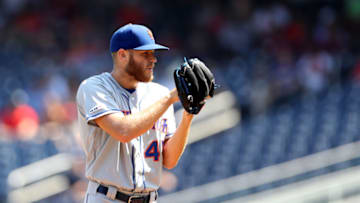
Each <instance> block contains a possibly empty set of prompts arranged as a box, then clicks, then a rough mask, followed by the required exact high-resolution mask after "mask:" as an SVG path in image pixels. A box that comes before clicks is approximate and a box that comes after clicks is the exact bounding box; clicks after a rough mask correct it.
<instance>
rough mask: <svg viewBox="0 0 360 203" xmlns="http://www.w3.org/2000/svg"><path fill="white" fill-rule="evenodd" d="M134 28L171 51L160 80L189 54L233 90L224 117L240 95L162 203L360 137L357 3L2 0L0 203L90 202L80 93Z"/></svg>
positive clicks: (187, 158) (175, 176) (162, 57)
mask: <svg viewBox="0 0 360 203" xmlns="http://www.w3.org/2000/svg"><path fill="white" fill-rule="evenodd" d="M130 22H131V23H139V24H145V25H147V26H148V27H150V28H151V29H152V30H153V33H154V36H155V38H156V40H157V42H159V43H162V44H165V45H167V46H169V47H170V48H171V49H170V51H167V52H165V51H161V52H160V51H159V52H157V57H158V63H157V65H156V69H155V81H156V82H159V83H161V84H163V85H165V86H167V87H169V88H172V87H174V84H173V81H172V72H173V70H174V69H175V68H176V67H177V66H178V65H179V64H180V63H181V62H182V58H183V57H184V56H186V57H198V58H200V59H202V60H204V61H205V62H206V64H207V65H208V66H209V67H210V68H211V69H212V70H213V71H214V73H215V76H216V79H217V83H219V84H220V85H221V88H220V89H219V91H218V94H219V95H220V93H224V94H222V96H219V99H218V100H219V102H218V103H216V104H214V108H215V107H216V106H226V105H227V104H225V103H224V101H225V100H226V101H229V99H228V98H232V99H233V100H231V101H233V103H232V104H231V106H227V107H226V109H221V108H220V109H218V110H219V111H218V112H214V113H213V114H211V117H216V116H217V115H220V114H221V115H223V114H222V113H223V112H235V111H236V112H239V113H238V114H231V113H230V114H226V116H225V114H224V117H221V119H218V120H217V122H216V123H217V124H219V125H221V123H223V124H224V125H225V127H219V129H220V130H219V129H217V130H214V131H206V133H205V134H206V135H205V137H206V138H201V139H198V140H194V141H193V142H192V143H191V144H190V145H189V147H188V149H187V150H186V152H185V154H184V156H183V158H182V159H181V161H180V163H179V166H178V167H177V168H176V169H175V170H173V171H166V172H165V176H164V184H163V187H162V188H161V190H160V194H161V195H163V196H166V195H167V194H171V193H174V192H177V191H181V190H184V189H189V188H190V189H191V188H193V187H195V186H200V185H204V184H208V183H211V182H213V181H218V180H222V179H225V178H231V177H235V176H237V175H241V174H247V173H249V172H252V171H256V170H260V169H264V168H266V167H269V166H276V165H278V164H282V163H287V162H289V161H292V160H297V159H298V158H304V157H307V156H310V155H314V154H317V153H319V152H325V151H328V150H332V149H335V148H336V147H340V146H343V145H344V146H345V145H346V144H351V143H353V144H356V143H357V141H359V138H360V135H359V132H360V131H359V130H360V129H359V126H360V125H359V124H360V123H359V113H360V106H359V102H360V99H359V96H358V95H359V91H360V86H359V82H360V60H359V57H358V56H359V45H360V38H359V37H358V36H359V34H360V0H343V1H336V0H317V1H309V0H282V1H280V0H278V1H276V0H253V1H250V0H224V1H205V0H200V1H189V0H173V1H165V0H159V1H141V0H133V1H120V0H102V1H95V0H86V1H85V0H77V1H75V0H52V1H46V0H2V1H0V81H1V82H0V202H7V201H8V202H27V201H37V202H81V201H82V197H83V193H84V190H85V188H86V180H85V179H84V177H83V174H84V168H83V167H84V166H83V164H84V163H83V154H82V151H81V148H80V144H81V143H79V142H78V136H79V135H78V132H77V127H76V119H77V118H76V105H75V101H74V96H75V93H76V91H77V87H78V85H79V84H80V82H81V81H82V80H84V79H85V78H87V77H89V76H91V75H94V74H98V73H101V72H104V71H111V70H112V62H111V56H110V53H109V39H110V37H111V35H112V33H113V32H114V31H115V30H116V29H117V28H118V27H120V26H122V25H124V24H127V23H130ZM224 95H227V97H224ZM229 95H230V97H229ZM224 98H227V99H224ZM221 101H222V102H221ZM175 108H176V110H178V109H180V106H179V105H176V106H175ZM209 115H210V114H209ZM229 116H230V118H229ZM204 119H205V118H204ZM198 120H199V123H200V121H201V119H198ZM234 120H235V121H239V122H233V123H232V125H226V124H228V123H229V122H231V121H234ZM207 122H210V121H207ZM212 122H214V121H212ZM205 123H206V122H205ZM194 128H195V129H196V126H194ZM200 129H201V128H200ZM200 131H201V130H200ZM202 132H203V131H202ZM199 133H201V132H199ZM212 135H215V136H212ZM207 136H209V137H207ZM194 137H196V135H194ZM219 143H220V145H219ZM219 146H220V147H219ZM351 149H352V148H351ZM345 151H346V149H345ZM352 155H353V156H350V157H347V158H346V159H345V160H344V159H341V163H340V161H339V162H334V163H332V164H333V165H335V166H333V168H331V166H330V165H326V164H325V165H323V166H322V167H319V168H317V169H316V170H320V172H319V171H318V172H316V171H315V172H316V173H315V172H314V169H311V170H310V172H314V173H315V174H316V175H308V176H306V175H305V176H304V174H302V176H301V177H300V178H294V177H295V175H301V173H310V172H309V171H307V170H304V171H303V172H299V174H293V176H289V177H288V178H291V177H292V178H293V179H291V180H289V179H286V180H284V182H282V183H281V184H280V183H276V181H278V180H273V181H272V182H273V184H270V186H269V183H267V184H268V185H265V186H264V185H261V184H260V186H257V187H255V186H254V187H250V188H244V189H242V190H241V191H240V192H242V193H241V194H240V193H239V194H238V195H235V196H234V195H233V196H222V198H220V199H219V198H215V197H214V198H212V199H211V200H206V202H211V201H212V202H222V201H225V200H228V199H232V198H234V197H239V196H242V195H247V194H255V193H257V192H260V191H263V190H268V189H271V188H276V187H278V186H279V185H286V184H288V183H293V182H297V181H301V180H305V179H306V180H307V179H309V178H312V177H314V176H321V175H324V174H328V173H332V172H334V171H338V170H341V169H348V168H351V167H355V166H357V165H358V163H359V161H358V160H357V159H358V157H357V153H353V154H352ZM328 159H331V156H329V158H326V159H325V160H324V161H323V162H324V163H325V162H327V161H328ZM44 160H45V161H44ZM41 161H43V162H41ZM49 163H54V164H53V165H51V166H52V167H50V168H46V166H49ZM55 163H57V164H55ZM299 163H301V162H299ZM336 164H343V165H341V166H338V165H336ZM35 166H36V167H40V169H36V167H35ZM295 166H296V164H295ZM329 167H330V168H329ZM41 169H42V170H41ZM45 169H46V170H48V171H49V170H50V171H52V173H46V170H45ZM34 174H38V176H36V175H34ZM39 174H40V175H39ZM41 174H42V175H41ZM29 177H32V178H29ZM54 183H57V184H55V185H57V186H56V187H55V186H54ZM264 184H265V183H264ZM50 185H53V186H54V187H53V188H51V187H49V186H50ZM258 187H260V189H259V188H258ZM44 190H49V192H47V193H46V192H44V193H41V194H40V195H35V193H39V191H44ZM50 191H51V192H50ZM356 194H357V193H356ZM340 196H341V195H340ZM339 198H340V199H341V197H339ZM189 201H191V202H197V201H196V199H195V200H189ZM204 201H205V200H204ZM308 201H310V200H308ZM324 202H330V200H326V199H325V200H324Z"/></svg>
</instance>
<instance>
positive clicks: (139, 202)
mask: <svg viewBox="0 0 360 203" xmlns="http://www.w3.org/2000/svg"><path fill="white" fill-rule="evenodd" d="M108 190H109V188H108V187H105V186H102V185H99V187H98V188H97V189H96V192H98V193H101V194H104V195H106V194H107V192H108ZM115 199H117V200H120V201H124V202H127V203H149V202H150V195H144V196H138V195H127V194H125V193H122V192H119V191H117V192H116V196H115Z"/></svg>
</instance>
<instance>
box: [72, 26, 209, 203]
mask: <svg viewBox="0 0 360 203" xmlns="http://www.w3.org/2000/svg"><path fill="white" fill-rule="evenodd" d="M158 49H165V50H168V48H167V47H165V46H162V45H159V44H157V43H155V39H154V36H153V34H152V32H151V30H150V29H148V28H147V27H145V26H143V25H136V24H127V25H125V26H123V27H120V28H119V29H118V30H116V31H115V32H114V33H113V35H112V37H111V40H110V52H111V54H112V59H113V70H112V72H111V73H107V72H106V73H102V74H99V75H95V76H92V77H90V78H88V79H86V80H84V81H83V82H82V83H81V85H80V87H79V89H78V92H77V95H76V102H77V107H78V120H79V126H80V132H81V137H82V143H83V149H84V152H85V155H86V177H87V179H88V180H89V184H88V189H87V193H86V196H85V198H84V202H85V203H101V202H103V203H105V202H106V203H110V202H114V203H115V202H116V203H117V202H131V203H135V202H136V203H139V202H146V203H147V202H152V203H153V202H156V199H157V190H158V188H159V186H160V180H161V173H162V168H163V167H165V168H168V169H171V168H174V167H175V166H176V165H177V163H178V160H179V159H180V157H181V154H182V153H183V151H184V149H185V146H186V143H187V138H188V136H189V129H190V125H191V121H192V119H193V116H194V114H197V113H199V111H200V109H201V108H202V106H203V105H204V103H205V99H206V98H208V97H209V96H210V97H211V96H213V94H214V87H215V81H214V77H213V74H212V73H211V72H210V70H209V69H208V68H207V67H206V66H205V64H204V63H203V62H201V61H200V60H198V59H190V60H189V61H185V62H184V64H182V65H181V66H179V68H178V69H177V70H175V71H174V81H175V84H176V88H175V89H173V90H171V91H169V90H168V89H167V88H166V87H164V86H162V85H160V84H156V83H154V82H152V79H153V71H154V67H155V63H156V62H157V59H156V57H155V55H154V52H155V50H158ZM177 101H180V102H181V103H182V104H183V106H184V109H185V110H186V111H184V113H183V115H182V119H181V122H180V124H179V125H178V127H176V125H175V118H174V109H173V103H175V102H177Z"/></svg>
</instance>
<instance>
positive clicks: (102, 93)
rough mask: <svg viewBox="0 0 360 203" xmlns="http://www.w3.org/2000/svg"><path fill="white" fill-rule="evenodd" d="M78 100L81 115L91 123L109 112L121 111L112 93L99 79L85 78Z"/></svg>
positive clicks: (79, 90)
mask: <svg viewBox="0 0 360 203" xmlns="http://www.w3.org/2000/svg"><path fill="white" fill-rule="evenodd" d="M76 102H77V106H78V110H79V113H80V115H81V116H82V117H83V118H84V119H85V120H86V121H87V123H89V124H95V125H96V123H95V122H94V120H95V119H97V118H99V117H102V116H104V115H107V114H111V113H116V112H121V110H120V109H119V107H118V105H117V104H116V102H115V99H114V96H113V95H112V93H111V92H110V91H109V90H108V89H107V88H106V87H105V86H104V84H102V83H101V81H100V80H98V79H92V80H90V79H88V80H85V81H84V82H83V83H82V84H81V85H80V87H79V89H78V92H77V95H76Z"/></svg>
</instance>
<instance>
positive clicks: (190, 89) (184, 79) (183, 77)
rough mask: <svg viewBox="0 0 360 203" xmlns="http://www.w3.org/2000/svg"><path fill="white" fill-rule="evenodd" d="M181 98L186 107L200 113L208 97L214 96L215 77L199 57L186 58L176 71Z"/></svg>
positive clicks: (176, 80) (176, 83)
mask: <svg viewBox="0 0 360 203" xmlns="http://www.w3.org/2000/svg"><path fill="white" fill-rule="evenodd" d="M174 80H175V85H176V89H177V91H178V95H179V99H180V101H181V104H182V106H183V107H184V109H185V110H186V111H187V112H189V113H191V114H198V113H199V112H200V110H201V108H202V107H203V106H204V104H205V99H206V97H208V96H210V97H212V96H214V91H215V86H216V85H215V79H214V75H213V74H212V73H211V71H210V70H209V68H208V67H206V65H205V64H204V63H203V62H202V61H200V60H199V59H197V58H193V59H189V61H187V60H186V58H185V62H184V63H183V64H182V65H181V66H180V67H179V68H178V69H176V70H175V71H174Z"/></svg>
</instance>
